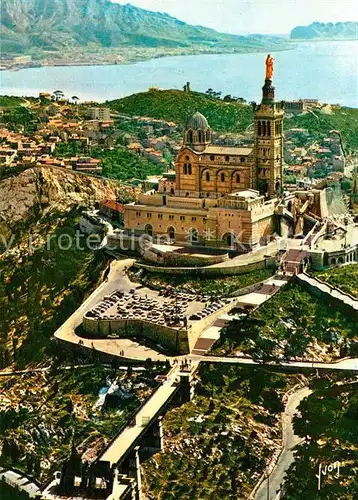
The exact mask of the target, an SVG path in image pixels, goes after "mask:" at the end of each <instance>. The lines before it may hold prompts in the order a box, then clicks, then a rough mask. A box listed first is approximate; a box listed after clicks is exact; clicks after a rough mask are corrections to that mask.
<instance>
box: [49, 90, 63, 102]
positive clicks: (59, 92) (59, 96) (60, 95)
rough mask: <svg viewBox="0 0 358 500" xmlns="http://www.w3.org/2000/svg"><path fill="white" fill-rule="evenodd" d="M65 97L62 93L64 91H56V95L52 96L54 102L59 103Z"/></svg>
mask: <svg viewBox="0 0 358 500" xmlns="http://www.w3.org/2000/svg"><path fill="white" fill-rule="evenodd" d="M64 97H65V94H64V93H63V92H62V90H55V91H54V93H53V94H52V99H53V100H54V101H58V100H59V99H63V98H64Z"/></svg>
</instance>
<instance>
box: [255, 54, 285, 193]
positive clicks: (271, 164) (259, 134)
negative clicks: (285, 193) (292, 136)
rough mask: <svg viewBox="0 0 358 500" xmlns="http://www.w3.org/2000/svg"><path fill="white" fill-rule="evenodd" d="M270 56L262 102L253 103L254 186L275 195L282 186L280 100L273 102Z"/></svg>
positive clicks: (281, 103) (262, 191)
mask: <svg viewBox="0 0 358 500" xmlns="http://www.w3.org/2000/svg"><path fill="white" fill-rule="evenodd" d="M272 75H273V57H272V56H271V55H270V54H269V55H268V56H267V59H266V79H265V84H264V86H263V87H262V101H261V103H260V104H256V103H254V104H253V107H254V113H255V117H254V125H255V161H256V176H255V177H256V188H257V190H258V191H260V194H262V195H265V196H266V197H268V198H275V197H277V196H280V195H281V194H282V187H283V158H284V156H283V140H284V137H283V118H284V113H285V112H284V103H283V102H276V101H275V87H274V86H273V85H272V79H271V78H272Z"/></svg>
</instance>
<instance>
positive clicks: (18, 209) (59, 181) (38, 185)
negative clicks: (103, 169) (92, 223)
mask: <svg viewBox="0 0 358 500" xmlns="http://www.w3.org/2000/svg"><path fill="white" fill-rule="evenodd" d="M130 195H131V192H130V191H129V190H128V189H127V188H124V187H121V185H120V184H119V183H118V182H115V181H110V180H105V179H96V178H95V177H89V176H84V175H80V174H74V173H71V172H65V171H63V172H62V171H61V170H60V169H54V168H48V167H46V168H43V167H36V168H29V169H27V170H25V171H24V172H22V173H20V174H19V175H17V176H15V177H11V178H9V179H5V180H2V181H0V234H1V232H2V233H3V234H4V232H6V231H9V230H10V229H13V228H14V224H16V223H19V222H24V220H25V219H28V218H29V216H34V217H35V218H36V216H40V215H44V214H46V213H51V212H54V211H55V212H56V211H61V212H64V211H65V212H66V211H68V210H70V209H71V208H72V207H74V206H87V205H93V204H94V203H95V202H96V201H101V200H104V199H106V198H109V199H115V198H117V197H118V198H122V199H123V200H126V199H128V197H129V196H130Z"/></svg>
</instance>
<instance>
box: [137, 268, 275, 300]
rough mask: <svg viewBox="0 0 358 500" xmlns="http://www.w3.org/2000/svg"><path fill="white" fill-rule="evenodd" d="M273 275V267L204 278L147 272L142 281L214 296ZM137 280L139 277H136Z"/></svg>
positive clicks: (225, 295) (220, 295)
mask: <svg viewBox="0 0 358 500" xmlns="http://www.w3.org/2000/svg"><path fill="white" fill-rule="evenodd" d="M272 275H273V270H272V269H258V270H257V271H252V272H251V273H246V274H240V275H238V276H229V277H218V278H202V277H199V276H198V277H190V276H187V275H174V274H173V275H168V274H155V273H152V272H150V273H146V274H144V276H141V278H140V281H141V283H143V284H144V285H146V286H148V287H152V288H163V287H167V286H171V287H174V288H175V289H176V290H178V291H183V292H191V293H202V294H205V295H212V296H214V297H230V296H231V295H234V294H235V292H237V291H238V290H240V289H241V288H245V287H247V286H250V285H253V284H255V283H259V282H260V281H264V280H265V279H268V278H270V276H272ZM135 279H136V280H137V279H138V278H135Z"/></svg>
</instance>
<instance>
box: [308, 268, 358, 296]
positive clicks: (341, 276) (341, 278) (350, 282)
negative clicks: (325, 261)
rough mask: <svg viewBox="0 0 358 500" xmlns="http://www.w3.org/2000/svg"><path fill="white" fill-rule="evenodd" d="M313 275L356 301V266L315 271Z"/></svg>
mask: <svg viewBox="0 0 358 500" xmlns="http://www.w3.org/2000/svg"><path fill="white" fill-rule="evenodd" d="M314 275H315V276H316V277H317V278H319V279H320V280H322V281H326V282H327V283H329V284H330V285H332V286H334V287H337V288H339V289H340V290H342V292H346V293H349V294H350V295H352V296H353V297H356V298H357V299H358V264H350V265H349V266H344V267H339V268H334V269H327V270H326V271H317V272H316V273H314Z"/></svg>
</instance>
